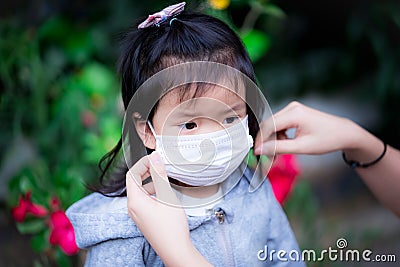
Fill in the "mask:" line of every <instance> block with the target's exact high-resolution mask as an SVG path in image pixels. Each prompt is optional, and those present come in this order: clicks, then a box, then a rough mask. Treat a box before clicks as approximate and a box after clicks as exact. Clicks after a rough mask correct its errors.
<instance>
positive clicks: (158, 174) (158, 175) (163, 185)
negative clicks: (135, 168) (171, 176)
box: [150, 152, 179, 205]
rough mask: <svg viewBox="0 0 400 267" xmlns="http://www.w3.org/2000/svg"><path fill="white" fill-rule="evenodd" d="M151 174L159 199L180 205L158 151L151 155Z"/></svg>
mask: <svg viewBox="0 0 400 267" xmlns="http://www.w3.org/2000/svg"><path fill="white" fill-rule="evenodd" d="M150 174H151V177H152V179H153V183H154V188H155V192H156V196H157V199H158V200H160V201H162V202H164V203H166V204H170V205H179V201H178V199H177V197H176V195H175V193H174V191H173V190H172V188H171V185H170V184H169V181H168V177H167V173H166V171H165V167H164V163H163V162H162V160H161V157H160V155H159V154H158V153H157V152H153V153H151V155H150Z"/></svg>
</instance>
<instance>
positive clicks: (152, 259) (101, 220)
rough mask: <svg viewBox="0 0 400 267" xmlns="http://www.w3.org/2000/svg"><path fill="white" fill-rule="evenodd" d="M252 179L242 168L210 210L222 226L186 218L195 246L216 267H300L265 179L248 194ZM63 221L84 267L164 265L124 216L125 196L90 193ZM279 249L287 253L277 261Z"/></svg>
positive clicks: (293, 242) (206, 219)
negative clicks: (70, 228) (83, 259)
mask: <svg viewBox="0 0 400 267" xmlns="http://www.w3.org/2000/svg"><path fill="white" fill-rule="evenodd" d="M251 177H252V173H251V171H249V170H248V169H246V171H245V173H244V175H243V177H242V178H241V179H240V181H239V182H238V183H237V184H236V185H235V186H234V188H233V189H232V190H230V191H229V193H228V194H226V195H225V196H224V197H223V199H222V200H221V201H220V202H218V203H217V204H216V206H215V207H214V212H215V211H219V212H220V214H221V212H222V213H223V215H224V220H223V222H222V223H221V220H220V219H218V216H216V215H215V213H214V212H212V211H210V214H209V215H206V216H188V223H189V229H190V237H191V240H192V242H193V244H194V245H195V247H196V248H197V249H198V250H199V252H200V253H201V254H202V255H203V256H204V257H205V258H206V259H207V260H208V261H209V262H210V263H212V264H213V265H214V266H304V263H303V262H301V261H291V260H290V257H289V256H288V255H289V254H291V255H298V254H301V252H300V251H299V248H298V245H297V242H296V240H295V237H294V235H293V233H292V230H291V228H290V225H289V223H288V221H287V219H286V216H285V214H284V212H283V211H282V208H281V207H280V205H279V204H278V203H277V201H276V199H275V196H274V195H273V192H272V188H271V185H270V183H269V181H268V179H266V181H265V182H264V183H263V184H262V185H261V186H260V187H259V188H258V189H257V190H255V191H254V192H249V184H250V179H251ZM149 212H151V211H149ZM67 216H68V217H69V219H70V220H71V223H72V224H73V226H74V230H75V235H76V241H77V244H78V246H79V247H80V248H82V249H87V250H88V254H87V258H86V263H85V266H102V267H104V266H164V265H163V263H162V261H161V259H160V258H159V257H158V255H157V254H156V253H155V251H154V250H153V249H152V247H151V246H150V244H149V242H147V240H146V239H145V238H144V236H143V234H142V233H141V232H140V231H139V229H138V228H137V227H136V225H135V224H134V222H133V221H132V220H131V219H130V217H129V216H128V212H127V206H126V198H125V197H114V198H111V197H105V196H103V195H101V194H98V193H93V194H91V195H89V196H87V197H85V198H83V199H81V200H80V201H78V202H76V203H75V204H73V205H72V206H71V207H70V208H69V209H68V210H67ZM160 223H161V222H160ZM279 250H284V251H285V252H286V256H285V257H282V255H281V259H280V260H279V259H278V256H277V252H278V251H279ZM176 253H179V251H177V252H176ZM271 254H272V255H271ZM184 265H187V266H190V263H185V264H184Z"/></svg>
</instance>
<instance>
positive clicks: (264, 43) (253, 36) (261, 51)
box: [241, 30, 271, 62]
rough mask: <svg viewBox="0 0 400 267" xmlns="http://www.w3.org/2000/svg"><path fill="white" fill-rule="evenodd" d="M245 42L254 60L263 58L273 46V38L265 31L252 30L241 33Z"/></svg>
mask: <svg viewBox="0 0 400 267" xmlns="http://www.w3.org/2000/svg"><path fill="white" fill-rule="evenodd" d="M241 38H242V40H243V43H244V45H245V47H246V49H247V52H248V53H249V56H250V59H251V60H252V61H253V62H256V61H258V60H259V59H261V58H262V57H263V56H264V55H265V54H266V53H267V52H268V50H269V48H270V47H271V39H270V37H269V36H268V35H267V34H265V33H264V32H261V31H258V30H251V31H248V32H246V33H243V34H241Z"/></svg>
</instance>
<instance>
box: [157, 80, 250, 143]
mask: <svg viewBox="0 0 400 267" xmlns="http://www.w3.org/2000/svg"><path fill="white" fill-rule="evenodd" d="M191 91H193V92H190V93H191V94H192V93H194V89H191ZM244 91H245V90H244V89H240V90H238V91H237V92H235V91H231V90H228V89H225V88H222V87H219V86H215V87H212V88H210V89H209V90H206V91H205V92H204V93H203V94H201V96H199V97H196V98H189V99H185V100H183V101H181V98H180V91H179V90H178V89H174V90H171V91H170V92H168V93H167V94H166V95H165V96H164V97H163V98H162V99H161V100H160V102H159V105H158V107H157V109H156V112H155V114H154V116H153V120H152V123H153V127H154V129H155V132H156V133H157V135H194V134H203V133H209V132H214V131H218V130H221V129H223V128H228V127H230V126H232V125H234V124H236V123H238V122H239V120H240V119H243V118H244V117H245V116H246V103H245V100H244V96H245V92H244ZM191 94H189V95H191Z"/></svg>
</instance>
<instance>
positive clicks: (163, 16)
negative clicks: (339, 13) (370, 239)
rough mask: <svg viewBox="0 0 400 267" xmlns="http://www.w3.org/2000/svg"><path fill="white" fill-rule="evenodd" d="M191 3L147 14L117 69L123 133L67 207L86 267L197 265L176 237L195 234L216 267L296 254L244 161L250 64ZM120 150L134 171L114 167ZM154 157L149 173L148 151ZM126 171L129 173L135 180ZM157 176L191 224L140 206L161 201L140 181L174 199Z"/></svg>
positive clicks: (251, 116) (269, 197)
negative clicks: (88, 186) (95, 184)
mask: <svg viewBox="0 0 400 267" xmlns="http://www.w3.org/2000/svg"><path fill="white" fill-rule="evenodd" d="M183 6H184V3H181V4H178V5H174V6H171V7H168V8H167V9H165V10H163V11H162V12H159V13H156V14H154V15H152V16H149V18H148V19H147V20H146V21H144V22H143V23H141V24H140V25H139V29H138V30H134V31H132V32H130V33H128V35H127V36H126V38H125V43H124V47H123V51H122V55H121V57H120V61H119V71H120V73H121V78H122V98H123V101H124V106H125V110H126V115H125V116H126V117H125V121H124V136H123V138H121V140H120V141H119V143H118V145H117V146H116V147H115V148H114V149H113V150H112V151H111V152H110V153H109V154H108V155H106V157H105V158H103V160H102V161H103V163H104V162H105V163H106V168H105V169H104V170H103V174H102V176H101V180H100V182H101V185H102V186H101V187H100V188H99V189H98V190H97V191H98V192H97V193H93V194H91V195H89V196H87V197H85V198H84V199H82V200H80V201H79V202H77V203H75V204H74V205H73V206H71V207H70V208H69V209H68V211H67V214H68V217H69V218H70V220H71V222H72V224H73V225H74V229H75V234H76V240H77V243H78V246H79V247H80V248H84V249H87V250H88V254H87V258H86V266H162V265H163V264H172V265H175V264H177V265H182V266H193V265H194V264H200V261H196V262H190V261H188V260H187V257H186V256H187V255H189V252H188V251H187V249H186V246H181V245H182V244H186V243H182V242H183V241H182V239H180V236H176V240H174V234H175V233H178V232H179V231H180V232H179V233H182V232H183V233H184V234H185V233H187V235H188V236H189V230H190V243H191V244H192V245H193V247H194V248H195V250H196V251H197V252H198V253H199V255H200V256H201V257H202V259H204V260H206V261H208V262H209V263H211V264H213V265H214V266H257V265H268V266H269V265H273V266H282V265H287V264H288V254H289V253H291V252H296V253H298V254H299V252H298V251H299V249H298V246H297V243H296V241H295V238H294V236H293V233H292V231H291V229H290V226H289V224H288V222H287V219H286V217H285V215H284V213H283V211H282V209H281V207H280V206H279V204H277V202H276V200H275V197H274V195H273V193H272V191H271V186H270V184H269V182H268V180H266V181H265V182H264V183H262V184H257V185H255V186H251V185H252V180H253V176H254V172H253V171H251V170H250V169H248V168H247V167H246V163H245V161H244V160H245V158H246V154H247V153H248V151H249V149H250V147H251V146H252V143H253V139H254V138H255V136H256V134H257V131H258V123H257V120H260V119H261V116H262V115H260V113H259V111H258V109H257V107H256V106H257V104H249V103H257V102H258V100H257V99H256V98H255V96H254V95H253V97H251V96H252V93H251V88H250V87H251V85H249V84H250V83H249V81H251V82H252V83H253V84H255V80H256V79H255V74H254V71H253V67H252V64H251V61H250V59H249V57H248V54H247V52H246V51H245V48H244V47H243V44H242V43H241V41H240V39H239V38H238V36H237V35H236V34H235V33H234V32H233V31H232V30H231V29H230V28H229V27H228V26H227V25H226V24H224V23H223V22H221V21H220V20H218V19H216V18H213V17H210V16H208V15H204V14H198V13H190V12H186V11H183V12H182V10H183ZM199 61H200V62H199ZM216 70H217V71H216ZM221 70H222V71H221ZM239 72H240V73H243V74H244V75H242V76H240V75H238V73H239ZM221 73H222V74H221ZM204 77H206V78H207V80H206V81H205V80H204V79H203V78H204ZM154 91H156V92H154ZM246 100H247V102H248V103H246ZM252 106H255V107H254V108H253V107H252ZM261 106H262V105H261ZM264 108H265V107H264ZM135 140H136V141H135ZM121 148H123V150H124V151H123V152H124V156H125V158H126V163H125V167H122V168H121V167H120V168H118V166H116V165H117V164H118V162H117V160H119V159H120V156H121V153H120V151H121ZM154 150H155V151H156V152H158V154H157V153H155V154H152V155H151V157H150V161H151V163H152V164H153V165H152V166H153V167H151V166H150V162H149V156H146V154H150V153H151V152H152V151H154ZM126 165H128V166H129V167H131V166H133V167H132V168H131V169H130V170H129V172H128V167H126ZM111 166H114V168H113V170H110V168H111ZM149 175H151V177H152V179H153V182H154V187H153V186H152V185H153V182H152V181H151V180H150V178H147V177H148V176H149ZM167 176H168V178H166V177H167ZM159 177H161V178H164V179H168V180H169V182H170V183H171V186H172V188H173V190H174V192H175V193H176V196H177V197H178V199H179V203H181V204H182V205H183V206H184V207H185V213H186V216H187V217H186V216H182V220H181V218H178V217H179V216H181V215H182V213H183V210H181V209H178V208H171V207H169V206H167V205H159V204H160V203H156V204H155V205H153V206H152V207H151V206H144V205H145V203H147V202H146V201H153V202H152V203H153V204H154V203H155V202H156V201H155V200H154V199H151V198H149V197H148V196H147V195H145V194H143V192H141V191H140V190H136V191H135V188H136V189H137V187H142V184H143V188H145V189H146V190H147V191H148V192H150V194H153V193H156V196H157V197H158V198H159V199H160V200H161V201H164V202H166V201H170V200H171V198H169V199H167V198H163V196H162V195H161V193H160V187H159V185H160V182H159V181H160V180H158V179H159ZM131 178H133V179H135V180H136V181H137V182H138V185H134V183H132V182H131V181H133V179H131ZM130 179H131V180H130ZM135 186H137V187H135ZM143 188H142V189H143ZM154 188H155V190H154ZM249 188H251V189H252V190H251V191H252V192H250V190H248V189H249ZM154 191H155V192H154ZM159 193H160V194H159ZM127 194H128V205H127V197H126V196H127ZM174 196H175V195H174ZM171 201H175V199H172V200H171ZM141 203H143V205H142V206H141ZM167 204H173V205H175V204H176V203H175V202H174V203H172V202H168V203H167ZM146 205H147V204H146ZM127 206H128V208H127ZM135 206H136V207H135ZM137 207H139V208H141V209H142V210H141V212H142V214H144V216H141V215H140V214H141V213H140V211H139V210H138V209H137ZM147 208H148V209H147ZM128 211H129V212H128ZM143 212H144V213H143ZM147 215H149V216H150V218H151V219H148V218H146V217H149V216H147ZM175 215H176V217H175ZM171 216H172V218H171ZM183 217H186V218H187V219H185V218H183ZM185 220H187V222H188V223H186V222H185ZM182 222H183V223H182ZM139 228H140V230H139ZM187 228H188V229H187ZM182 229H183V230H182ZM164 236H167V237H166V239H168V240H164V239H163V238H164ZM188 239H189V238H188ZM164 241H165V243H164ZM171 241H172V245H171V246H169V245H167V244H170V243H171ZM174 241H175V242H176V249H177V250H176V251H175V250H174V249H173V248H172V246H174V247H175V244H174ZM164 244H165V245H164ZM171 250H172V252H171V253H169V251H171ZM279 250H284V251H285V252H286V253H287V254H286V256H284V257H283V259H278V258H277V255H276V254H275V255H273V254H274V252H277V251H279ZM271 252H272V253H271ZM171 254H174V255H175V256H176V255H178V256H179V257H181V259H182V262H179V257H171V258H173V260H170V258H169V255H171ZM270 254H272V257H269V258H268V259H267V257H265V256H266V255H267V256H269V255H270ZM281 256H282V255H281ZM281 258H282V257H281ZM176 259H178V260H177V261H176ZM192 259H193V260H194V259H196V260H197V259H198V258H196V257H193V258H192ZM289 263H290V266H292V265H295V266H303V265H304V264H303V263H302V262H301V261H292V262H290V261H289ZM200 265H201V264H200Z"/></svg>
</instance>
